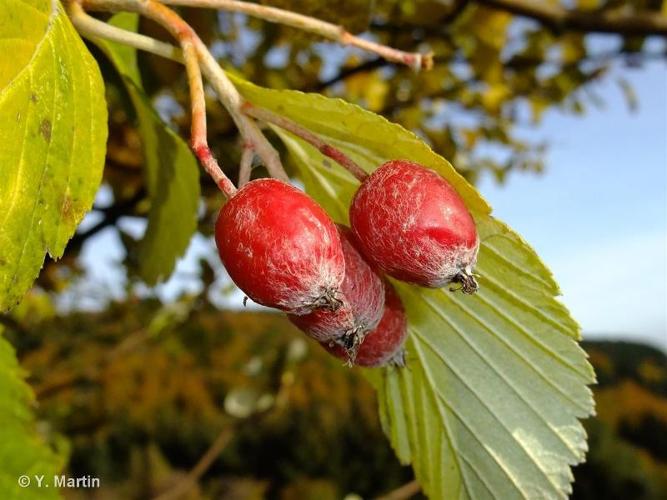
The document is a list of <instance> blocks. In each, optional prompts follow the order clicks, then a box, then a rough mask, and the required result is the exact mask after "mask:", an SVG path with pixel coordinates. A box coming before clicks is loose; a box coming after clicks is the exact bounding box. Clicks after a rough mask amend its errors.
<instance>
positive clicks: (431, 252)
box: [350, 160, 479, 293]
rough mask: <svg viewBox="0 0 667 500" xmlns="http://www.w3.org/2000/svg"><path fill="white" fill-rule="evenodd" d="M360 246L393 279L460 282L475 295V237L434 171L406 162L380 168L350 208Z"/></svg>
mask: <svg viewBox="0 0 667 500" xmlns="http://www.w3.org/2000/svg"><path fill="white" fill-rule="evenodd" d="M350 222H351V226H352V230H353V232H354V235H355V237H356V239H357V242H358V245H359V248H360V249H361V250H362V251H363V253H364V256H365V257H367V258H368V259H369V260H370V261H371V262H373V263H374V264H375V265H376V266H377V267H378V268H380V269H381V270H383V271H384V272H386V273H387V274H388V275H390V276H393V277H394V278H397V279H400V280H403V281H408V282H410V283H415V284H417V285H421V286H427V287H433V288H436V287H441V286H443V285H445V284H447V283H450V282H458V283H461V285H462V289H463V291H464V292H465V293H474V292H475V291H476V290H477V282H476V281H475V278H474V277H473V275H472V268H473V266H474V265H475V262H476V260H477V251H478V249H479V239H478V237H477V229H476V227H475V222H474V220H473V218H472V216H471V215H470V213H469V212H468V210H467V209H466V206H465V204H464V203H463V200H461V198H460V197H459V195H458V193H457V192H456V191H455V190H454V188H453V187H452V186H451V185H450V184H449V183H448V182H447V181H446V180H445V179H443V178H442V177H440V176H439V175H438V174H437V173H436V172H434V171H433V170H430V169H427V168H425V167H422V166H421V165H419V164H417V163H413V162H410V161H406V160H392V161H389V162H387V163H385V164H383V165H382V166H380V167H379V168H378V169H377V170H375V172H373V173H372V174H371V175H370V176H369V177H368V178H367V179H366V180H365V181H364V182H363V183H362V184H361V187H360V188H359V190H358V191H357V193H356V194H355V196H354V200H353V201H352V205H351V206H350Z"/></svg>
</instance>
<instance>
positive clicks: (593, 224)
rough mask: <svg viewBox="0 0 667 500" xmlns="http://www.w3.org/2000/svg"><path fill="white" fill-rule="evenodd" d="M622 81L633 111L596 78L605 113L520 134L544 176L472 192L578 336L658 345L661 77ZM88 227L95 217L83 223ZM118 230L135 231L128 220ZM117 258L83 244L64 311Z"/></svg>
mask: <svg viewBox="0 0 667 500" xmlns="http://www.w3.org/2000/svg"><path fill="white" fill-rule="evenodd" d="M623 75H624V77H626V78H627V79H628V80H629V81H630V82H631V84H632V85H633V87H634V89H635V91H636V93H637V95H638V96H639V109H638V111H636V112H634V113H631V112H629V111H628V108H627V105H626V102H625V100H624V97H623V95H622V94H621V92H620V90H619V87H618V86H617V85H616V83H615V79H614V78H613V77H610V78H607V80H606V82H607V83H605V84H603V85H601V86H600V87H599V88H598V89H597V91H598V93H599V94H600V95H601V96H602V97H603V98H604V100H605V103H606V106H605V109H603V110H597V109H595V108H590V109H589V110H588V113H587V114H586V115H584V116H583V117H574V116H571V115H564V114H562V113H560V112H557V111H553V112H549V113H547V114H546V116H545V118H544V120H543V123H542V124H541V125H540V126H539V127H537V128H536V130H532V131H530V133H531V134H532V135H535V136H537V137H543V138H545V139H546V140H548V142H549V144H550V149H549V152H548V154H547V158H546V165H547V171H546V172H545V173H544V174H542V175H533V174H525V173H516V174H512V175H510V177H509V179H508V181H507V182H506V183H505V184H504V185H503V186H498V185H497V184H495V182H494V181H493V180H492V179H490V178H485V179H483V180H482V182H481V183H480V185H479V186H478V187H479V189H480V191H481V192H482V194H483V195H484V196H485V197H486V198H487V200H488V201H489V202H490V203H491V205H492V206H493V207H494V214H495V215H496V216H497V217H498V218H500V219H503V220H504V221H505V222H507V223H509V224H510V225H511V226H512V227H513V228H514V229H515V230H517V231H518V232H519V233H520V234H522V235H523V236H524V238H525V239H526V240H527V241H528V242H529V243H530V244H531V245H532V246H533V247H534V248H535V249H536V250H537V252H538V253H539V254H540V256H541V257H542V259H543V260H544V261H545V262H546V264H547V265H548V266H549V267H550V268H551V270H552V271H553V273H554V275H555V277H556V279H557V281H558V282H559V283H560V285H561V288H562V291H563V297H562V300H563V301H564V303H565V304H566V305H567V306H568V307H569V308H570V310H571V311H572V313H573V315H574V317H575V318H576V319H577V320H578V321H579V323H580V324H581V326H582V328H583V331H584V336H585V337H586V338H594V337H596V336H604V337H610V336H612V337H616V338H628V339H635V340H643V341H648V342H650V343H652V344H654V345H660V346H662V347H663V348H665V349H667V340H666V336H667V292H666V286H667V285H666V283H667V269H666V262H667V248H666V247H667V101H666V95H667V74H666V72H665V69H664V66H663V65H660V64H659V63H655V64H651V65H648V66H645V67H644V68H642V69H635V70H624V71H623ZM107 194H108V193H107ZM100 198H101V201H102V202H103V201H104V198H105V193H104V191H102V193H101V195H100ZM91 223H94V216H91V217H89V218H88V220H87V221H85V222H84V227H85V226H86V225H88V224H91ZM123 225H124V227H125V228H126V229H127V230H130V231H131V232H134V233H135V234H136V235H137V236H139V235H140V234H141V232H142V226H141V225H137V224H136V223H133V221H128V220H125V221H123ZM212 250H213V246H212V242H210V241H207V240H205V239H204V238H202V237H199V236H198V237H196V238H195V239H194V240H193V243H192V244H191V246H190V249H189V250H188V254H187V256H186V258H185V259H183V260H182V261H181V262H180V263H179V265H178V267H177V270H176V273H175V276H174V277H173V278H172V279H171V280H170V281H169V282H168V283H167V284H165V285H161V286H159V287H157V289H156V293H157V295H158V296H160V297H162V298H171V297H174V296H175V295H176V294H177V293H180V292H181V291H183V290H191V291H193V292H194V291H197V289H198V287H199V284H198V280H197V277H196V261H197V258H198V257H203V256H207V255H208V256H209V261H210V262H211V263H213V264H215V263H216V261H217V259H216V258H215V257H214V258H211V255H212ZM122 258H123V250H122V248H121V246H120V243H119V241H118V238H117V236H116V235H115V234H114V232H113V231H110V230H107V231H105V232H103V233H101V234H100V235H99V237H98V238H96V239H95V240H93V241H92V242H91V243H90V244H86V246H85V247H84V250H83V253H82V259H83V262H84V265H85V266H86V268H87V269H88V271H89V279H87V280H85V282H84V283H82V284H81V285H80V286H79V287H77V289H75V290H73V291H72V293H71V294H68V295H67V296H66V297H65V298H64V305H65V306H66V307H67V306H70V307H86V306H94V304H95V303H96V302H97V299H99V298H105V297H109V296H112V297H117V298H120V297H121V296H122V294H123V283H124V282H125V278H124V275H123V272H122V269H121V268H120V266H118V265H116V263H118V262H120V261H121V260H122ZM221 274H223V275H224V273H221ZM220 288H222V286H221V287H220ZM145 293H150V292H149V291H148V290H145ZM242 297H243V296H242V294H240V293H233V294H231V295H230V294H228V293H227V294H223V293H218V294H216V299H217V302H218V303H219V304H220V305H223V306H233V307H234V306H240V304H241V301H242Z"/></svg>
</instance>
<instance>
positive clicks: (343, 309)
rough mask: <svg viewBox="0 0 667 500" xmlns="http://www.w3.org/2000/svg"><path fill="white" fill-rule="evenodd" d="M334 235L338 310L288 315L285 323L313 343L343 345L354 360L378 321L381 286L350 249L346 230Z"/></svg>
mask: <svg viewBox="0 0 667 500" xmlns="http://www.w3.org/2000/svg"><path fill="white" fill-rule="evenodd" d="M338 232H339V235H340V240H341V243H342V245H343V255H344V257H345V277H344V278H343V282H342V284H341V292H342V293H341V306H340V307H339V308H338V309H337V310H335V311H330V310H322V309H320V310H315V311H313V312H312V313H310V314H306V315H294V314H290V315H289V319H290V321H291V322H292V323H294V324H295V325H296V326H297V327H298V328H299V329H301V330H302V331H303V332H305V333H306V334H307V335H308V336H310V337H312V338H314V339H315V340H318V341H320V342H332V341H336V342H338V343H340V344H341V345H344V346H345V350H346V351H347V352H348V353H349V355H350V356H351V357H354V355H355V353H356V351H357V349H358V347H359V345H360V344H361V342H362V341H363V339H364V336H365V335H366V333H367V332H368V331H369V330H372V329H373V328H375V327H376V326H377V324H378V323H379V321H380V318H381V317H382V312H383V308H384V296H385V293H384V285H383V283H382V279H381V278H380V276H378V275H377V274H376V273H375V272H374V271H373V269H372V268H371V267H370V266H369V265H368V263H367V262H366V261H365V260H364V258H363V257H362V255H361V254H360V253H359V252H358V251H357V249H356V248H355V247H354V245H353V242H352V234H351V231H350V229H349V228H347V227H344V226H340V225H339V226H338Z"/></svg>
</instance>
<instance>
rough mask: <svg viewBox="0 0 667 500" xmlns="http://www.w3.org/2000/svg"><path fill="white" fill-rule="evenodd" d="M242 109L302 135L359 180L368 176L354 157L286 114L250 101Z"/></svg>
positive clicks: (248, 113)
mask: <svg viewBox="0 0 667 500" xmlns="http://www.w3.org/2000/svg"><path fill="white" fill-rule="evenodd" d="M241 110H242V111H243V112H244V113H245V114H247V115H249V116H252V117H253V118H257V119H258V120H261V121H263V122H266V123H272V124H273V125H276V126H278V127H280V128H282V129H285V130H287V131H288V132H291V133H292V134H294V135H296V136H297V137H300V138H301V139H303V140H304V141H306V142H307V143H309V144H312V145H313V146H314V147H315V148H317V150H318V151H319V152H320V153H322V154H323V155H324V156H327V157H329V158H331V159H332V160H334V161H335V162H336V163H338V164H339V165H341V166H342V167H343V168H345V169H346V170H347V171H348V172H350V173H351V174H352V175H354V177H356V178H357V179H358V180H359V181H361V182H363V181H364V180H365V179H366V178H367V177H368V174H367V173H366V171H365V170H364V169H363V168H361V167H360V166H359V165H358V164H357V163H356V162H355V161H354V160H353V159H352V158H350V157H349V156H347V155H346V154H345V153H343V152H342V151H341V150H340V149H338V148H336V147H334V146H332V145H331V144H328V143H326V142H324V141H323V140H322V139H320V138H319V137H318V136H317V135H315V134H314V133H312V132H311V131H310V130H308V129H306V128H304V127H302V126H301V125H299V124H297V123H295V122H293V121H292V120H290V119H288V118H285V117H284V116H280V115H277V114H275V113H274V112H272V111H269V110H268V109H265V108H259V107H257V106H254V105H252V104H250V103H248V102H246V103H244V104H243V106H242V107H241Z"/></svg>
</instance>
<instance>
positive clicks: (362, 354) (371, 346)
mask: <svg viewBox="0 0 667 500" xmlns="http://www.w3.org/2000/svg"><path fill="white" fill-rule="evenodd" d="M407 335H408V322H407V318H406V315H405V309H404V308H403V303H402V302H401V299H400V297H399V296H398V294H397V293H396V291H395V290H394V288H393V287H392V286H391V285H390V284H389V283H387V282H385V300H384V312H383V314H382V319H381V320H380V322H379V323H378V325H377V327H375V329H373V330H371V331H370V332H368V333H367V334H366V335H365V336H364V338H363V342H362V343H361V345H359V346H358V349H357V351H356V353H354V354H355V355H354V356H351V355H350V353H349V351H348V349H347V348H346V345H345V344H344V343H343V342H341V341H340V340H338V341H336V340H332V341H329V342H320V345H321V346H322V347H324V349H326V350H327V351H328V352H329V353H331V354H333V355H334V356H336V357H337V358H341V359H344V360H346V362H347V363H348V364H350V365H357V366H365V367H378V366H388V365H393V366H405V349H404V348H403V344H404V343H405V339H406V337H407Z"/></svg>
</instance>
